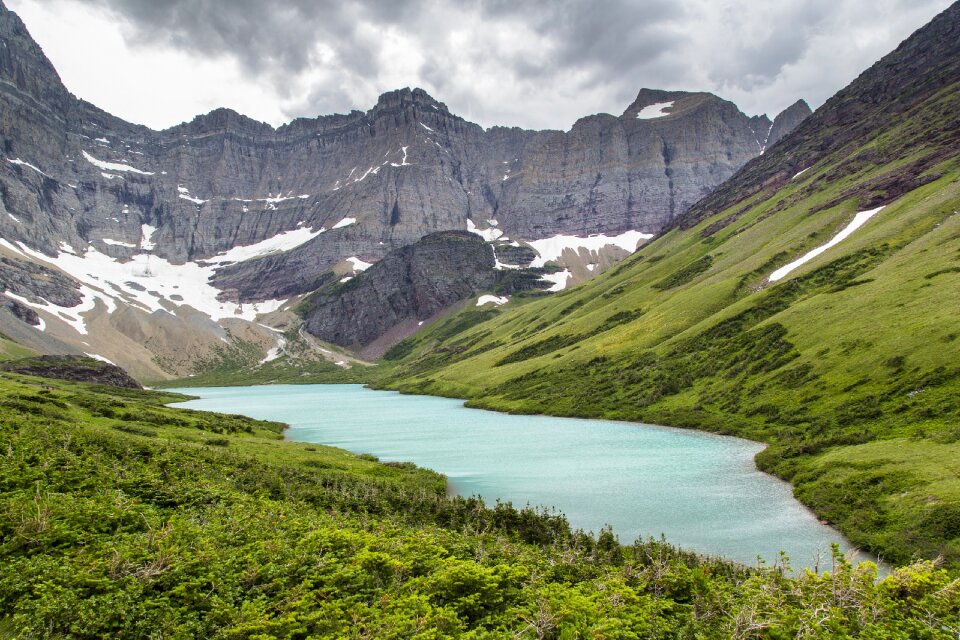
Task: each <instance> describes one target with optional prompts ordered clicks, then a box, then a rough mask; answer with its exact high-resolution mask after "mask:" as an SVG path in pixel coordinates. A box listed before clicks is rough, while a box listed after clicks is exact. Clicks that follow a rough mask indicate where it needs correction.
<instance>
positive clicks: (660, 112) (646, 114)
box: [637, 100, 675, 120]
mask: <svg viewBox="0 0 960 640" xmlns="http://www.w3.org/2000/svg"><path fill="white" fill-rule="evenodd" d="M674 102H675V101H674V100H671V101H670V102H657V103H656V104H651V105H649V106H646V107H644V108H643V109H640V111H638V112H637V118H639V119H641V120H653V119H654V118H662V117H663V116H668V115H670V114H669V113H667V109H672V108H673V103H674Z"/></svg>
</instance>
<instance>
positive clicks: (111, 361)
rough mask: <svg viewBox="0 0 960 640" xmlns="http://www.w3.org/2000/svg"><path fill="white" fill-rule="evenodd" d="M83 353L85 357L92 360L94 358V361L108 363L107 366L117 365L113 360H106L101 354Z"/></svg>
mask: <svg viewBox="0 0 960 640" xmlns="http://www.w3.org/2000/svg"><path fill="white" fill-rule="evenodd" d="M83 353H84V355H86V356H88V357H90V358H93V359H94V360H99V361H100V362H106V363H107V364H112V365H114V366H116V363H115V362H114V361H113V360H108V359H107V358H104V357H103V356H101V355H100V354H99V353H88V352H86V351H84V352H83Z"/></svg>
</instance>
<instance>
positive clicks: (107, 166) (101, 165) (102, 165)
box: [83, 151, 153, 176]
mask: <svg viewBox="0 0 960 640" xmlns="http://www.w3.org/2000/svg"><path fill="white" fill-rule="evenodd" d="M83 157H84V158H86V159H87V162H89V163H90V164H92V165H93V166H95V167H97V168H98V169H103V170H104V171H129V172H130V173H139V174H142V175H145V176H152V175H153V172H152V171H141V170H140V169H135V168H134V167H131V166H130V165H128V164H120V163H118V162H105V161H103V160H97V159H96V158H94V157H93V156H92V155H90V154H89V153H87V152H86V151H84V152H83Z"/></svg>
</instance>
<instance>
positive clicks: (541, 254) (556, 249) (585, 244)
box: [527, 231, 653, 267]
mask: <svg viewBox="0 0 960 640" xmlns="http://www.w3.org/2000/svg"><path fill="white" fill-rule="evenodd" d="M652 237H653V234H652V233H643V232H642V231H625V232H624V233H621V234H620V235H618V236H606V235H603V234H595V235H591V236H587V237H586V238H581V237H579V236H565V235H555V236H553V237H552V238H544V239H542V240H532V241H530V242H527V244H529V245H530V246H531V247H533V250H534V251H536V252H537V257H536V258H535V259H534V261H533V262H531V263H530V266H531V267H542V266H543V265H545V264H546V263H548V262H550V261H551V260H557V259H559V258H560V256H561V255H563V252H564V251H565V250H567V249H570V250H572V251H574V252H577V253H579V252H580V250H581V249H586V250H587V251H590V252H591V253H593V252H597V251H599V250H600V249H602V248H604V247H607V246H611V245H612V246H615V247H620V248H621V249H623V250H624V251H628V252H630V253H633V252H634V251H636V250H637V245H638V244H640V242H641V241H642V240H649V239H650V238H652Z"/></svg>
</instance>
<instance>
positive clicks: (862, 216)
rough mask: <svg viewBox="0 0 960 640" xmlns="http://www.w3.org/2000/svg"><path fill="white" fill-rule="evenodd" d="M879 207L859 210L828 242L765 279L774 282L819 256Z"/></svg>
mask: <svg viewBox="0 0 960 640" xmlns="http://www.w3.org/2000/svg"><path fill="white" fill-rule="evenodd" d="M881 209H883V207H877V208H876V209H870V210H869V211H861V212H859V213H858V214H857V215H855V216H853V220H851V221H850V224H848V225H847V226H846V227H844V228H843V229H842V230H841V231H840V233H838V234H837V235H835V236H833V238H831V239H830V241H829V242H827V243H826V244H822V245H820V246H819V247H817V248H816V249H813V250H811V251H808V252H807V253H806V254H804V255H803V256H802V257H800V258H797V259H796V260H794V261H793V262H791V263H790V264H788V265H784V266H782V267H780V268H779V269H777V270H776V271H774V272H773V273H771V274H770V277H769V278H767V279H768V280H769V281H770V282H776V281H777V280H780V279H781V278H783V277H784V276H785V275H787V274H788V273H790V272H791V271H793V270H794V269H796V268H797V267H799V266H800V265H802V264H804V263H806V262H809V261H810V260H813V259H814V258H816V257H817V256H819V255H820V254H821V253H823V252H824V251H826V250H827V249H829V248H831V247H833V246H835V245H837V244H839V243H840V242H841V241H843V240H844V239H846V238H847V237H849V236H850V234H852V233H853V232H854V231H856V230H857V229H859V228H860V227H862V226H863V225H864V223H866V221H867V220H869V219H870V218H872V217H873V216H875V215H876V214H877V213H879V212H880V210H881Z"/></svg>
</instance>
